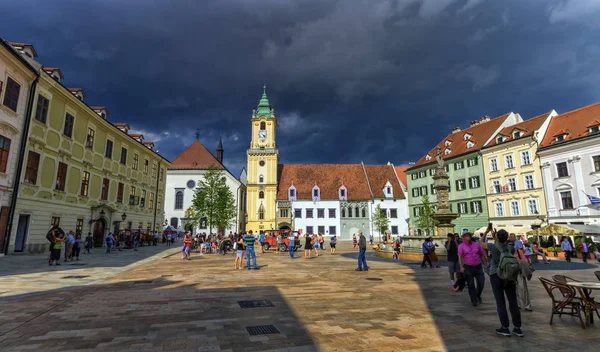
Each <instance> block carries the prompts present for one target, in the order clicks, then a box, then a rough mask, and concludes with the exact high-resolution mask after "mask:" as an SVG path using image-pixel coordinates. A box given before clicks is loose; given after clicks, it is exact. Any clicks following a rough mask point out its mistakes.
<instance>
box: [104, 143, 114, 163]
mask: <svg viewBox="0 0 600 352" xmlns="http://www.w3.org/2000/svg"><path fill="white" fill-rule="evenodd" d="M112 150H113V141H111V140H110V139H107V140H106V149H104V156H105V157H107V158H109V159H112Z"/></svg>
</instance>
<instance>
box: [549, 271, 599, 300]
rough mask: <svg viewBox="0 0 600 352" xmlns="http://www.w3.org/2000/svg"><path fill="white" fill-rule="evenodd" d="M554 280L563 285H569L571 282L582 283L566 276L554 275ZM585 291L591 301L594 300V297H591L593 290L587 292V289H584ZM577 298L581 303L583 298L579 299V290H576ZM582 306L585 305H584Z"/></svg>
mask: <svg viewBox="0 0 600 352" xmlns="http://www.w3.org/2000/svg"><path fill="white" fill-rule="evenodd" d="M552 279H553V280H554V281H556V282H561V283H563V284H566V283H568V282H569V281H571V282H581V281H579V280H575V279H572V278H570V277H568V276H565V275H554V276H552ZM583 291H584V292H585V294H586V296H587V297H589V299H591V300H593V299H594V297H591V296H590V294H591V293H592V290H585V289H584V290H583ZM575 298H576V299H578V300H579V301H581V297H579V296H578V295H577V290H575ZM582 304H583V303H582Z"/></svg>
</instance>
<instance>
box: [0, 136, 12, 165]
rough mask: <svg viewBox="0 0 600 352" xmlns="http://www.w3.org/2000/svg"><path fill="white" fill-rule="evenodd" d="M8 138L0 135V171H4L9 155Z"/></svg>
mask: <svg viewBox="0 0 600 352" xmlns="http://www.w3.org/2000/svg"><path fill="white" fill-rule="evenodd" d="M10 142H11V141H10V139H8V138H6V137H4V136H2V135H0V172H6V166H7V165H8V156H9V155H10Z"/></svg>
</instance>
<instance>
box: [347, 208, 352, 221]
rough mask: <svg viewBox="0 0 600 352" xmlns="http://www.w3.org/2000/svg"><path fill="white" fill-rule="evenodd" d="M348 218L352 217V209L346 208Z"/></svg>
mask: <svg viewBox="0 0 600 352" xmlns="http://www.w3.org/2000/svg"><path fill="white" fill-rule="evenodd" d="M348 217H349V218H351V217H352V207H348Z"/></svg>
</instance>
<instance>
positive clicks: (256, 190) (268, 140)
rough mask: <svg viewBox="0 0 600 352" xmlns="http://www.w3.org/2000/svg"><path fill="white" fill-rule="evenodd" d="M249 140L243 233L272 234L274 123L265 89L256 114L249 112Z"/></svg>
mask: <svg viewBox="0 0 600 352" xmlns="http://www.w3.org/2000/svg"><path fill="white" fill-rule="evenodd" d="M250 122H251V124H252V138H251V140H250V148H249V149H248V153H247V154H248V168H247V172H248V184H247V187H246V190H247V204H246V205H247V208H246V209H247V212H248V213H247V224H246V230H252V231H255V232H256V231H261V230H265V231H266V230H272V229H273V230H276V228H275V227H276V223H275V203H276V197H277V165H278V163H279V151H278V150H277V146H276V144H275V131H276V127H277V119H275V110H274V109H273V108H271V106H270V104H269V99H268V98H267V92H266V87H264V88H263V95H262V97H261V98H260V101H259V103H258V107H257V108H256V110H252V118H251V119H250Z"/></svg>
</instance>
